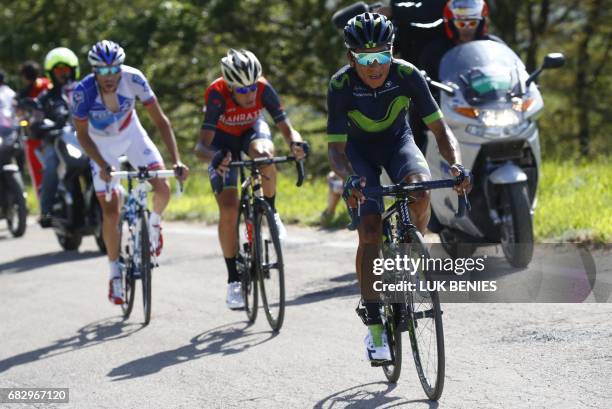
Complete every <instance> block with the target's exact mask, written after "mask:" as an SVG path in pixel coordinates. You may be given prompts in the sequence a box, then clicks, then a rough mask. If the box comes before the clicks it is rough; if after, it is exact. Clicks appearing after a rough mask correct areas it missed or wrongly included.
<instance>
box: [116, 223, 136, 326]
mask: <svg viewBox="0 0 612 409" xmlns="http://www.w3.org/2000/svg"><path fill="white" fill-rule="evenodd" d="M119 220H120V222H119V235H120V236H119V243H121V244H120V246H121V252H120V254H121V255H120V261H121V264H123V271H122V274H123V294H124V297H125V298H124V299H123V304H121V310H122V311H123V318H124V319H128V318H129V317H130V314H131V313H132V309H133V308H134V298H135V295H136V280H135V279H134V249H133V248H132V247H131V246H130V243H133V242H134V241H133V240H128V242H127V243H124V241H123V239H124V237H126V238H127V237H130V234H132V233H131V232H130V228H129V225H128V222H127V220H126V219H124V215H123V213H122V214H121V217H120V219H119Z"/></svg>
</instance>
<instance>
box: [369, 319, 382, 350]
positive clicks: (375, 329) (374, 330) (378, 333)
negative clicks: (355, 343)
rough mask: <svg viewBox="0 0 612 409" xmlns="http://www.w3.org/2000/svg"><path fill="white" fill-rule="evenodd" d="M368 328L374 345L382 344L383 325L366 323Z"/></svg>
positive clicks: (379, 345)
mask: <svg viewBox="0 0 612 409" xmlns="http://www.w3.org/2000/svg"><path fill="white" fill-rule="evenodd" d="M368 329H369V330H370V334H372V340H373V341H374V346H376V347H381V346H382V344H383V340H382V332H383V330H384V327H383V325H382V324H374V325H368Z"/></svg>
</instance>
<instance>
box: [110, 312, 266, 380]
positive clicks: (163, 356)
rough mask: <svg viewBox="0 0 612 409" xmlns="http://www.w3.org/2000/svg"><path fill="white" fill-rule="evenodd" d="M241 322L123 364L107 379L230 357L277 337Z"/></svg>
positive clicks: (222, 326)
mask: <svg viewBox="0 0 612 409" xmlns="http://www.w3.org/2000/svg"><path fill="white" fill-rule="evenodd" d="M250 328H252V327H251V326H250V324H248V323H245V322H243V321H240V322H234V323H231V324H225V325H221V326H219V327H216V328H213V329H211V330H208V331H206V332H203V333H202V334H200V335H197V336H195V337H193V338H192V339H191V340H190V341H189V344H188V345H185V346H182V347H179V348H176V349H172V350H168V351H163V352H158V353H156V354H153V355H150V356H146V357H144V358H139V359H136V360H134V361H131V362H127V363H125V364H123V365H121V366H119V367H117V368H114V369H113V370H112V371H110V372H109V373H108V374H107V376H108V377H111V378H113V379H112V380H113V381H123V380H126V379H132V378H138V377H141V376H147V375H151V374H154V373H157V372H159V371H161V370H162V369H164V368H167V367H170V366H173V365H177V364H180V363H182V362H187V361H191V360H193V359H199V358H202V357H205V356H209V355H222V356H223V355H233V354H237V353H240V352H243V351H245V350H247V349H248V348H251V347H254V346H257V345H260V344H263V343H264V342H267V341H269V340H271V339H272V338H274V337H275V336H276V335H277V334H275V333H273V332H271V331H256V332H254V331H252V330H251V329H250Z"/></svg>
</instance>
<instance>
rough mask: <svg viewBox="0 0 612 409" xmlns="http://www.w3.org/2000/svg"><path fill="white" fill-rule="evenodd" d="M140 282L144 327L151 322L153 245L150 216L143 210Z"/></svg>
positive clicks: (141, 216) (141, 217)
mask: <svg viewBox="0 0 612 409" xmlns="http://www.w3.org/2000/svg"><path fill="white" fill-rule="evenodd" d="M139 244H140V248H139V249H138V250H137V251H140V280H141V281H142V304H143V308H144V325H148V324H149V322H150V321H151V243H150V241H149V215H148V213H147V211H145V210H143V211H142V213H141V215H140V243H139Z"/></svg>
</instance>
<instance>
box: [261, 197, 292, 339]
mask: <svg viewBox="0 0 612 409" xmlns="http://www.w3.org/2000/svg"><path fill="white" fill-rule="evenodd" d="M255 248H256V254H257V258H256V261H257V267H258V269H259V283H260V289H261V299H262V301H263V307H264V311H265V313H266V317H267V318H268V323H269V324H270V326H271V327H272V330H273V331H278V330H280V328H281V327H282V325H283V319H284V317H285V271H284V265H283V253H282V248H281V244H280V240H279V238H278V228H277V227H276V222H275V221H274V214H273V213H272V208H271V207H270V205H269V204H268V203H266V202H265V201H263V200H259V201H258V203H257V211H256V223H255Z"/></svg>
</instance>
